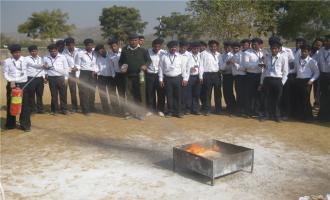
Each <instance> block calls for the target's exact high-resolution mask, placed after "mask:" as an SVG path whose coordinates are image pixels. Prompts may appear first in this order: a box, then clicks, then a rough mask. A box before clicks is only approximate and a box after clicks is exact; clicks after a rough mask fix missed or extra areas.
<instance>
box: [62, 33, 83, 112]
mask: <svg viewBox="0 0 330 200" xmlns="http://www.w3.org/2000/svg"><path fill="white" fill-rule="evenodd" d="M64 42H65V46H66V48H65V49H64V51H63V53H62V54H63V55H64V56H65V57H66V60H67V61H68V65H69V77H70V78H69V80H68V85H69V91H70V95H71V112H78V100H77V79H78V78H79V74H80V71H78V68H77V67H76V66H75V65H74V61H75V58H76V56H77V55H78V53H79V52H80V51H81V50H80V49H79V48H76V47H75V41H74V39H73V38H71V37H68V38H66V39H65V40H64Z"/></svg>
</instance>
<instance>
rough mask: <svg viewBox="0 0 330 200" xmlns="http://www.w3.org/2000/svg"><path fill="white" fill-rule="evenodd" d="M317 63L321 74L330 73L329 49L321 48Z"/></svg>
mask: <svg viewBox="0 0 330 200" xmlns="http://www.w3.org/2000/svg"><path fill="white" fill-rule="evenodd" d="M317 61H318V65H319V69H320V71H321V72H324V73H330V49H325V48H324V47H322V48H321V49H320V52H319V55H318V60H317Z"/></svg>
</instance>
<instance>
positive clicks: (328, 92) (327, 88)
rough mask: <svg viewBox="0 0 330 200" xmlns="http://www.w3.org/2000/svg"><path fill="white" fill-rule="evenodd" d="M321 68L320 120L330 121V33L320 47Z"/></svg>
mask: <svg viewBox="0 0 330 200" xmlns="http://www.w3.org/2000/svg"><path fill="white" fill-rule="evenodd" d="M318 64H319V69H320V72H321V73H320V93H321V94H320V111H319V114H318V120H319V121H321V122H329V121H330V35H326V36H325V39H324V46H323V47H322V48H321V49H320V52H319V56H318Z"/></svg>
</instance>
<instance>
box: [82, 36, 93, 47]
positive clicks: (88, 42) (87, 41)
mask: <svg viewBox="0 0 330 200" xmlns="http://www.w3.org/2000/svg"><path fill="white" fill-rule="evenodd" d="M91 43H92V44H94V40H93V39H91V38H87V39H85V40H84V45H85V46H86V45H87V44H91Z"/></svg>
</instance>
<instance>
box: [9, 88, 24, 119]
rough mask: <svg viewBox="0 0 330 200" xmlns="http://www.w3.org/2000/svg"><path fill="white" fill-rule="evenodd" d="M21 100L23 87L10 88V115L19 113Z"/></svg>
mask: <svg viewBox="0 0 330 200" xmlns="http://www.w3.org/2000/svg"><path fill="white" fill-rule="evenodd" d="M22 100H23V89H21V88H19V87H16V88H13V89H12V90H11V102H10V115H12V116H17V115H19V114H21V110H22Z"/></svg>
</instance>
